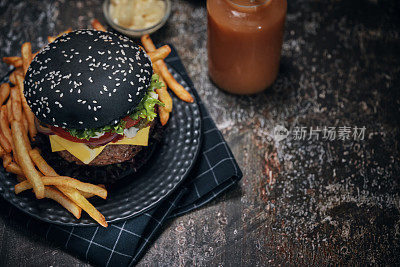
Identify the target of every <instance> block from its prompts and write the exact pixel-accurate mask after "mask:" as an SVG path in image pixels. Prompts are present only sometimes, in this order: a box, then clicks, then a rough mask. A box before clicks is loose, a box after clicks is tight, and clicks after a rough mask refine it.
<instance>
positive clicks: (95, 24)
mask: <svg viewBox="0 0 400 267" xmlns="http://www.w3.org/2000/svg"><path fill="white" fill-rule="evenodd" d="M92 27H93V29H95V30H97V31H103V32H106V31H107V30H106V28H104V26H103V25H101V23H100V21H98V20H97V19H93V20H92Z"/></svg>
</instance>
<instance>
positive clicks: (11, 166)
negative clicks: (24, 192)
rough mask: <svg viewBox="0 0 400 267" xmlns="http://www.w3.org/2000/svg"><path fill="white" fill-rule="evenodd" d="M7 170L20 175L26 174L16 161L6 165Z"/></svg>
mask: <svg viewBox="0 0 400 267" xmlns="http://www.w3.org/2000/svg"><path fill="white" fill-rule="evenodd" d="M6 171H8V172H11V173H15V174H17V175H20V176H25V175H24V172H23V171H22V169H21V167H20V166H18V164H17V163H15V162H11V163H10V164H8V166H7V167H6Z"/></svg>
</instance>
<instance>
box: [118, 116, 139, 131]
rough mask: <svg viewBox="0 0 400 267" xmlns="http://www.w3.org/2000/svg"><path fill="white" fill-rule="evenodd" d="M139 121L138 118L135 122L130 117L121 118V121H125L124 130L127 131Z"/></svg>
mask: <svg viewBox="0 0 400 267" xmlns="http://www.w3.org/2000/svg"><path fill="white" fill-rule="evenodd" d="M140 119H141V118H139V119H137V120H133V119H132V118H131V117H130V116H127V117H125V118H123V119H122V120H124V121H126V125H125V129H129V128H131V127H132V126H135V125H136V124H138V123H139V121H140Z"/></svg>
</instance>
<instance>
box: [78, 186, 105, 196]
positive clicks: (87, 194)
mask: <svg viewBox="0 0 400 267" xmlns="http://www.w3.org/2000/svg"><path fill="white" fill-rule="evenodd" d="M98 186H100V187H101V188H104V189H105V188H106V187H105V186H104V185H103V184H99V185H98ZM78 191H79V190H78ZM79 193H81V195H82V196H83V197H84V198H91V197H94V196H95V194H92V193H87V192H82V191H79Z"/></svg>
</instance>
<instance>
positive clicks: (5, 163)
mask: <svg viewBox="0 0 400 267" xmlns="http://www.w3.org/2000/svg"><path fill="white" fill-rule="evenodd" d="M11 162H12V156H11V154H5V155H4V156H3V167H4V168H7V166H8V165H10V164H11Z"/></svg>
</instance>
